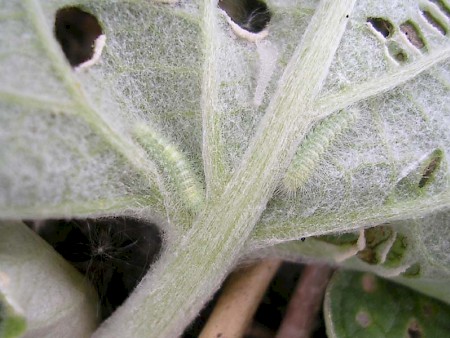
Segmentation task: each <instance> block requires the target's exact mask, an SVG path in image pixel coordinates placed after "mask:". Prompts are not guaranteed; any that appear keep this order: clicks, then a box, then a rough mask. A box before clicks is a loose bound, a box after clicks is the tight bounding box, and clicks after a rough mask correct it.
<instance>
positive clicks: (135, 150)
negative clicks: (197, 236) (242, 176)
mask: <svg viewBox="0 0 450 338" xmlns="http://www.w3.org/2000/svg"><path fill="white" fill-rule="evenodd" d="M267 5H268V7H269V9H270V11H271V13H272V18H271V21H270V23H269V26H268V32H269V34H268V36H267V37H266V38H264V39H262V40H260V41H258V42H256V43H255V42H250V41H247V40H245V39H242V38H239V37H237V36H236V35H235V34H234V32H233V30H232V29H231V28H230V25H229V23H228V22H227V18H226V15H225V14H224V13H223V12H222V11H220V10H219V9H218V8H216V7H215V6H211V5H210V2H209V1H205V2H204V3H202V2H200V1H180V2H179V3H171V4H167V3H162V2H153V1H135V0H133V1H132V0H129V1H112V0H111V1H91V0H90V1H87V0H81V1H71V0H64V1H56V0H50V1H48V0H46V1H39V0H26V1H7V0H0V30H1V32H2V34H1V36H0V65H1V69H2V71H1V72H0V145H1V147H0V219H4V220H10V219H14V220H21V219H26V218H34V219H45V218H57V217H67V218H70V217H86V216H90V217H96V216H100V215H130V214H132V215H134V216H137V217H140V218H145V219H150V220H151V221H155V222H157V223H158V224H160V226H161V228H162V230H163V231H166V232H167V233H168V234H170V235H168V236H167V240H166V246H167V247H168V248H169V249H168V250H167V252H168V253H169V254H168V255H170V254H171V253H173V254H174V255H175V253H176V252H177V249H176V247H175V246H176V245H177V244H178V238H182V237H183V236H184V235H185V234H186V233H187V231H189V229H190V228H191V227H194V225H193V224H195V221H196V220H198V219H199V218H198V217H201V216H202V215H205V214H207V212H208V210H209V209H208V208H209V207H210V206H211V205H214V203H217V201H219V199H220V196H222V195H223V194H224V192H225V193H226V192H227V190H226V187H227V183H228V182H233V181H232V178H233V177H237V176H236V175H238V174H239V173H240V172H244V171H245V169H246V167H245V163H246V162H245V161H246V160H247V159H248V158H250V155H251V154H248V153H246V151H248V149H252V148H249V147H252V145H253V143H256V141H255V140H257V138H258V137H259V136H261V135H260V133H261V130H262V128H259V127H260V126H261V121H263V116H264V115H265V114H266V113H267V112H270V111H271V109H273V106H275V103H273V102H274V100H275V98H278V97H282V96H283V95H286V97H288V96H289V94H293V96H295V93H293V92H292V91H293V89H292V88H290V87H289V86H287V87H282V85H283V83H284V82H283V81H284V77H283V76H284V75H283V74H287V73H288V72H289V71H290V70H289V68H287V65H288V64H290V62H291V59H292V58H293V55H294V56H295V50H296V49H297V47H298V45H299V44H300V43H301V42H302V40H301V37H302V36H303V34H305V32H307V33H308V31H307V27H308V25H309V24H310V23H311V18H312V17H313V14H314V13H315V10H316V6H317V5H316V3H315V2H311V1H306V0H305V1H294V2H293V1H289V0H277V1H275V0H271V1H267ZM65 6H77V7H78V8H80V9H82V10H83V11H86V12H89V13H91V14H92V15H94V16H95V17H96V18H97V20H98V21H99V23H100V25H101V28H102V30H103V34H104V35H105V36H106V44H105V47H104V49H103V51H102V54H101V57H100V60H99V62H98V63H96V64H94V65H93V66H91V67H90V68H88V69H84V70H79V71H76V70H74V69H73V68H72V67H71V66H70V64H69V62H68V61H67V60H66V58H65V55H64V53H63V52H62V50H61V48H60V45H59V44H58V42H57V40H56V39H55V36H54V33H53V29H54V20H55V13H56V11H57V10H58V9H61V8H63V7H65ZM448 8H449V6H448V3H447V2H446V1H413V0H408V1H400V0H399V1H385V2H382V3H380V2H379V1H369V0H362V1H357V3H356V5H355V6H354V8H353V11H352V12H351V13H348V18H342V20H346V21H345V22H346V27H345V32H344V34H343V36H342V39H341V41H340V43H339V46H338V48H337V50H336V52H335V53H334V56H333V58H332V62H331V65H330V67H329V71H328V73H327V74H326V79H325V80H324V81H323V83H320V86H321V87H320V88H319V89H320V90H319V91H318V94H317V95H316V96H315V97H313V98H312V99H311V102H310V104H309V106H308V109H307V111H304V110H301V109H299V111H298V112H296V114H298V116H299V117H302V116H303V117H305V120H308V121H311V126H309V127H308V128H307V133H306V135H301V138H300V139H299V140H298V142H297V143H299V146H298V149H297V152H296V155H295V156H294V158H293V160H292V162H291V164H290V166H289V167H288V168H284V167H283V168H281V169H280V170H279V172H280V174H279V175H280V177H275V178H271V179H273V180H274V182H269V183H270V184H271V185H273V186H277V187H278V188H277V189H275V193H274V194H273V196H272V197H271V198H270V200H269V202H268V203H267V205H266V204H265V203H263V204H262V205H255V206H254V209H255V210H256V209H257V210H264V211H263V212H262V215H261V217H260V218H259V221H258V222H257V224H256V225H255V227H254V228H253V230H252V231H251V233H250V232H249V233H250V239H249V240H248V241H247V242H246V243H247V244H246V247H245V249H244V250H243V252H241V253H236V254H235V256H236V257H235V258H236V260H238V259H239V257H240V256H242V255H243V254H244V253H245V254H247V255H250V256H251V255H266V254H267V255H268V254H270V255H277V256H282V257H287V258H290V259H295V260H298V259H302V258H305V257H307V258H312V259H314V258H320V259H325V260H328V261H330V262H344V264H346V265H347V266H349V267H352V268H356V269H360V270H365V271H374V272H376V273H378V274H380V275H383V276H388V277H395V278H397V279H398V281H399V282H401V283H404V284H406V285H409V286H411V287H413V288H416V289H418V290H421V291H423V292H425V293H427V294H430V295H433V296H436V297H440V296H441V294H443V293H446V291H445V292H444V291H442V290H447V289H446V288H444V289H440V285H441V284H444V281H446V280H448V274H449V273H450V265H449V263H450V262H449V260H448V250H449V249H448V248H449V244H448V243H449V242H450V232H449V231H448V228H449V226H448V225H449V221H448V219H449V218H448V209H449V207H450V182H449V160H448V158H449V155H450V128H449V125H450V95H449V89H450V63H449V62H450V61H448V57H449V56H450V41H449V38H448V35H446V34H445V32H446V30H445V29H447V31H448V28H449V27H450V23H449V22H450V17H449V15H448V13H449V12H450V11H449V9H448ZM427 13H428V14H427ZM430 17H432V18H435V19H436V20H437V21H436V20H434V19H433V20H434V21H433V20H431V19H430ZM374 18H375V19H374ZM383 20H385V21H386V22H388V24H384V25H382V24H380V23H383V22H384V21H383ZM435 21H436V22H438V24H436V22H435ZM436 25H437V26H436ZM380 27H381V28H380ZM442 27H443V28H442ZM327 28H328V29H329V31H330V32H333V31H334V29H335V27H327ZM406 32H408V33H409V35H408V34H406ZM321 47H323V48H322V49H323V50H324V51H326V50H327V48H328V47H327V46H325V45H324V46H321ZM308 71H309V70H308V69H304V70H301V72H302V74H303V75H304V76H305V78H308V77H309V76H310V77H311V78H314V75H315V70H312V71H311V72H312V73H311V74H308ZM305 87H307V84H306V83H305ZM280 88H282V90H285V91H286V92H285V93H281V94H280V92H279V91H280ZM285 123H286V124H289V121H286V122H285ZM277 137H279V138H283V135H277ZM273 143H275V142H273ZM271 146H272V142H268V144H267V149H269V150H270V149H271V148H270V147H271ZM286 152H287V150H286ZM281 153H282V152H281ZM280 156H282V157H284V158H286V157H287V156H290V155H286V154H284V153H283V154H282V155H280ZM264 165H265V163H264V159H263V160H262V161H261V166H264ZM284 171H285V172H286V173H287V174H286V175H284ZM269 183H267V184H268V185H269ZM246 193H247V192H245V191H243V192H242V194H246ZM230 203H231V202H230ZM230 205H231V204H230ZM225 209H227V208H225V207H224V213H225V212H226V211H227V210H225ZM381 224H383V226H386V224H388V225H387V226H388V227H389V229H390V232H389V235H386V236H385V237H383V236H381V237H382V239H380V240H379V242H376V241H375V242H370V240H369V239H370V236H371V235H373V236H375V237H377V236H379V234H378V233H375V234H374V233H370V232H367V230H366V231H365V232H364V233H365V238H364V239H365V242H364V245H365V246H364V248H362V247H358V245H357V243H356V241H354V242H352V243H336V242H334V243H330V242H325V241H323V238H322V240H321V239H320V238H315V239H313V238H312V237H313V236H321V235H325V234H331V235H333V236H336V235H337V234H341V233H344V232H355V233H357V232H358V230H357V229H360V228H367V227H372V226H376V225H381ZM194 232H195V231H194ZM213 236H214V234H212V235H211V238H212V237H213ZM302 237H308V240H309V239H311V241H310V243H315V244H317V245H318V247H320V248H322V247H323V248H324V250H325V251H323V252H321V251H320V250H318V249H317V247H316V248H315V247H314V245H312V244H307V243H303V242H297V241H298V240H299V239H300V238H302ZM230 238H231V237H230ZM356 238H358V236H356ZM224 242H226V241H225V240H224ZM371 243H372V244H371ZM264 250H265V251H264ZM344 258H345V259H344ZM161 264H162V263H161ZM194 265H195V263H193V267H194V268H195V266H194ZM408 269H409V270H408ZM405 274H406V275H405ZM219 279H220V278H219ZM449 291H450V290H449ZM446 294H447V295H448V294H450V292H448V293H446ZM443 300H445V301H446V302H450V298H448V297H446V298H443Z"/></svg>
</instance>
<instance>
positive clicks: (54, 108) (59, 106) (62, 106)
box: [0, 89, 76, 113]
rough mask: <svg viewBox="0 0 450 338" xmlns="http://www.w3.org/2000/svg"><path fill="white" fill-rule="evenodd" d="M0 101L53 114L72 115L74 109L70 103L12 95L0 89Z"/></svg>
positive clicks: (20, 94) (17, 94) (12, 93)
mask: <svg viewBox="0 0 450 338" xmlns="http://www.w3.org/2000/svg"><path fill="white" fill-rule="evenodd" d="M0 101H1V102H5V103H7V104H14V105H20V106H23V107H29V108H36V109H42V110H44V109H47V110H49V111H51V112H54V113H62V112H64V113H74V112H75V111H76V107H75V106H74V105H71V104H70V103H66V102H61V101H55V100H50V99H44V98H40V97H37V96H33V95H26V94H22V93H14V92H10V91H6V90H1V89H0Z"/></svg>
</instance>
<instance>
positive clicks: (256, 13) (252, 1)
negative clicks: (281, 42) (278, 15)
mask: <svg viewBox="0 0 450 338" xmlns="http://www.w3.org/2000/svg"><path fill="white" fill-rule="evenodd" d="M219 7H220V8H221V9H222V10H224V11H225V12H226V13H227V14H228V16H229V17H230V18H231V20H233V21H234V22H235V23H236V24H238V25H239V26H240V27H241V28H242V29H245V30H246V31H249V32H252V33H259V32H261V31H262V30H263V29H264V28H266V27H267V25H268V23H269V22H270V19H271V17H272V14H271V13H270V11H269V9H268V7H267V5H266V4H265V3H264V2H263V1H260V0H219Z"/></svg>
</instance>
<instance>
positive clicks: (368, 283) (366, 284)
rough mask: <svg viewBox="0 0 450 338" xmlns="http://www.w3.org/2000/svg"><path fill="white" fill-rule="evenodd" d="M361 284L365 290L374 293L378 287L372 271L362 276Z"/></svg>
mask: <svg viewBox="0 0 450 338" xmlns="http://www.w3.org/2000/svg"><path fill="white" fill-rule="evenodd" d="M361 285H362V288H363V290H364V291H365V292H367V293H374V292H375V291H376V290H377V288H378V285H377V280H376V278H375V276H374V275H372V274H370V273H365V274H364V275H363V276H362V279H361Z"/></svg>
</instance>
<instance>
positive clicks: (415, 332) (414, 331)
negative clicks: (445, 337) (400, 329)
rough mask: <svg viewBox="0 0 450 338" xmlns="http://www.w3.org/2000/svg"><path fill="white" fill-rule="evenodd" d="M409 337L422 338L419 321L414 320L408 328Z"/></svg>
mask: <svg viewBox="0 0 450 338" xmlns="http://www.w3.org/2000/svg"><path fill="white" fill-rule="evenodd" d="M408 337H409V338H421V337H422V329H421V328H420V326H419V323H417V321H415V320H413V321H412V322H411V323H410V324H409V326H408Z"/></svg>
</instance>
